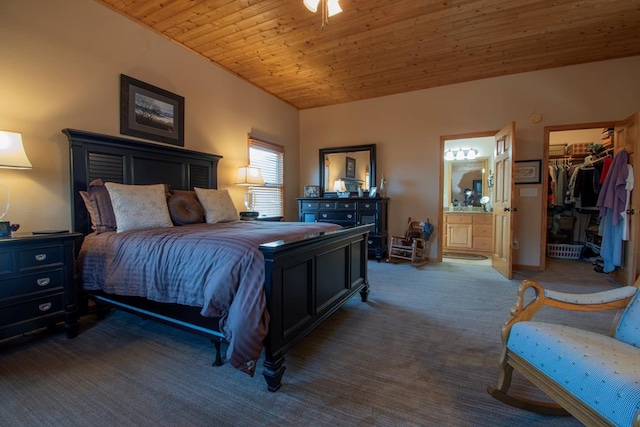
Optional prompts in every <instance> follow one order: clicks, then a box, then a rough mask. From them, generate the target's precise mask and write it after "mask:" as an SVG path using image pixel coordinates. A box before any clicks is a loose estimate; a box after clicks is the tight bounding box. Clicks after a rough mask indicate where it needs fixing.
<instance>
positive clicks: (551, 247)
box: [547, 243, 584, 259]
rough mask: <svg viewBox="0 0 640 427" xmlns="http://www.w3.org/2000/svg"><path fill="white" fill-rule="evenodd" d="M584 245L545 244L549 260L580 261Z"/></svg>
mask: <svg viewBox="0 0 640 427" xmlns="http://www.w3.org/2000/svg"><path fill="white" fill-rule="evenodd" d="M583 247H584V245H567V244H561V243H547V256H548V257H549V258H564V259H580V254H581V253H582V248H583Z"/></svg>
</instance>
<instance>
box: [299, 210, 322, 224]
mask: <svg viewBox="0 0 640 427" xmlns="http://www.w3.org/2000/svg"><path fill="white" fill-rule="evenodd" d="M300 221H301V222H316V221H318V215H317V213H316V212H302V214H300Z"/></svg>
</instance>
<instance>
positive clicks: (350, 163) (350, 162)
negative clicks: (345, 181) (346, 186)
mask: <svg viewBox="0 0 640 427" xmlns="http://www.w3.org/2000/svg"><path fill="white" fill-rule="evenodd" d="M345 177H346V178H355V177H356V159H354V158H353V157H347V164H346V166H345Z"/></svg>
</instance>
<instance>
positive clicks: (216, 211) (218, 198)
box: [194, 187, 239, 224]
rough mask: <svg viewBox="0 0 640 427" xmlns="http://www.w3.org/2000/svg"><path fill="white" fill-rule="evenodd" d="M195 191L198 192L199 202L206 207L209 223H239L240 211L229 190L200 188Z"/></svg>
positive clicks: (205, 211)
mask: <svg viewBox="0 0 640 427" xmlns="http://www.w3.org/2000/svg"><path fill="white" fill-rule="evenodd" d="M194 190H196V194H197V195H198V200H200V203H202V206H204V213H205V217H206V219H207V223H209V224H213V223H216V222H230V221H239V219H238V211H237V210H236V207H235V206H234V205H233V201H232V200H231V196H230V195H229V192H228V191H227V190H214V189H211V188H198V187H196V188H194Z"/></svg>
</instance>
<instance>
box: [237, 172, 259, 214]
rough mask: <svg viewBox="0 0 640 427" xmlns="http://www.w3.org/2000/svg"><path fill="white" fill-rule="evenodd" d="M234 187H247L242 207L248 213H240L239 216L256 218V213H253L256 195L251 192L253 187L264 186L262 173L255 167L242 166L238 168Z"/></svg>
mask: <svg viewBox="0 0 640 427" xmlns="http://www.w3.org/2000/svg"><path fill="white" fill-rule="evenodd" d="M235 184H236V185H243V186H245V187H247V193H246V194H245V195H244V206H245V207H246V208H247V211H248V212H241V215H243V214H244V215H245V216H253V217H257V216H258V212H256V211H255V207H256V195H255V194H254V192H253V188H252V187H253V186H256V185H264V178H262V171H261V170H260V168H257V167H255V166H242V167H240V168H238V177H237V179H236V182H235Z"/></svg>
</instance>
